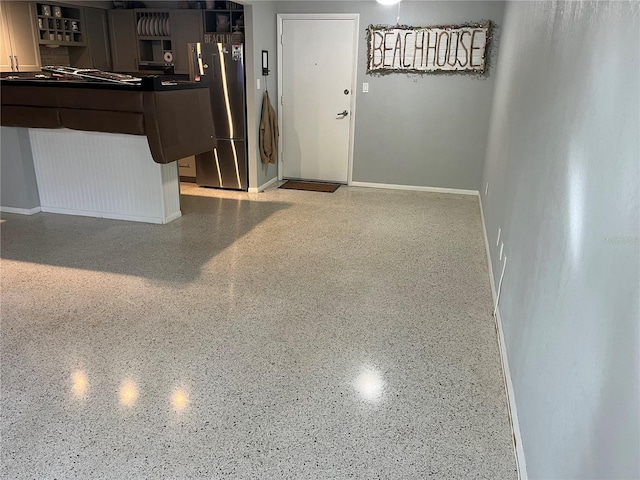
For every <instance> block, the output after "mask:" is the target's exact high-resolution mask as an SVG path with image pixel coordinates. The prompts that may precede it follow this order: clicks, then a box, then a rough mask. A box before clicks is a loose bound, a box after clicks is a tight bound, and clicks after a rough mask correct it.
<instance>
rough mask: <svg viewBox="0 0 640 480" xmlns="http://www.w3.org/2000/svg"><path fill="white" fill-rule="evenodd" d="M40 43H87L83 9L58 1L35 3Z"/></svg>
mask: <svg viewBox="0 0 640 480" xmlns="http://www.w3.org/2000/svg"><path fill="white" fill-rule="evenodd" d="M35 8H36V13H37V21H38V35H39V40H38V41H39V43H40V45H66V46H78V47H84V46H86V45H87V38H86V25H85V23H84V16H83V9H82V8H80V7H73V6H69V5H64V4H60V3H36V4H35Z"/></svg>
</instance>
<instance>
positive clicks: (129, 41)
mask: <svg viewBox="0 0 640 480" xmlns="http://www.w3.org/2000/svg"><path fill="white" fill-rule="evenodd" d="M109 37H110V38H111V59H112V60H113V70H114V71H115V72H137V71H138V68H139V67H138V48H137V45H136V17H135V12H134V11H133V10H120V9H118V10H109Z"/></svg>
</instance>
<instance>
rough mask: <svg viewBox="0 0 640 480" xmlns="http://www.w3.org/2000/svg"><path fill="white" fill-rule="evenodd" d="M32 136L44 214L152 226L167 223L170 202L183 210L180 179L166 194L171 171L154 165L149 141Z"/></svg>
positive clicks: (52, 133) (68, 133)
mask: <svg viewBox="0 0 640 480" xmlns="http://www.w3.org/2000/svg"><path fill="white" fill-rule="evenodd" d="M29 136H30V139H31V146H32V150H33V163H34V167H35V171H36V179H37V182H38V191H39V193H40V203H41V206H42V210H43V211H54V209H55V211H57V212H59V213H68V214H72V215H73V214H74V213H73V212H77V213H76V214H77V215H85V216H86V215H90V216H96V217H106V218H121V219H136V220H137V219H141V220H140V221H149V222H151V223H165V221H166V218H167V216H166V215H165V210H166V209H165V202H169V203H170V204H171V205H170V207H169V211H171V212H173V210H172V209H175V207H174V205H175V202H178V211H179V192H178V187H177V180H176V181H175V183H176V188H175V189H170V188H168V189H165V187H164V180H163V174H162V168H163V167H166V166H165V165H159V164H157V163H155V162H154V161H153V158H152V157H151V152H150V151H149V146H148V144H147V139H146V137H144V136H138V135H123V134H115V133H98V132H80V131H76V130H67V129H57V130H49V129H35V128H32V129H29ZM169 166H173V169H175V168H176V167H175V164H169ZM176 177H177V173H176ZM168 183H171V182H168ZM165 190H167V192H165ZM170 192H173V194H172V195H173V196H175V197H177V198H172V195H171V194H170ZM142 219H149V220H142Z"/></svg>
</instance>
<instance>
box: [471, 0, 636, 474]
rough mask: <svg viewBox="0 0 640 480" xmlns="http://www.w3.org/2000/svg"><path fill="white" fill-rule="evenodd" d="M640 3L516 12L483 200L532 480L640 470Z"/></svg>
mask: <svg viewBox="0 0 640 480" xmlns="http://www.w3.org/2000/svg"><path fill="white" fill-rule="evenodd" d="M639 5H640V4H638V3H627V2H611V3H608V2H599V3H598V4H596V3H588V2H566V3H556V2H514V3H510V4H509V5H508V6H507V9H506V11H505V18H504V29H503V31H502V37H501V51H500V61H499V63H498V71H497V83H496V95H495V98H494V106H493V112H492V118H491V129H490V136H489V141H488V149H487V158H486V165H485V171H484V181H485V182H488V183H489V193H488V195H487V196H486V197H485V196H484V189H483V192H482V193H483V197H482V201H483V206H484V213H485V221H486V225H487V230H488V236H489V243H490V245H491V249H492V252H491V253H492V259H493V271H494V275H496V279H497V278H498V275H499V273H500V269H501V265H500V262H499V260H498V249H497V248H496V246H495V242H496V236H497V230H498V227H502V239H503V240H504V242H505V247H504V249H505V252H506V255H507V259H508V260H507V266H506V271H505V276H504V283H503V286H502V294H501V297H500V312H501V317H502V322H503V329H504V334H505V340H506V342H505V343H506V348H507V352H508V357H509V364H510V368H511V377H512V380H513V385H514V390H515V396H516V404H517V409H518V417H519V420H520V427H521V432H522V440H523V446H524V451H525V454H526V460H527V466H528V471H529V476H530V477H531V478H544V479H552V478H562V479H569V478H640V461H639V457H638V455H639V452H640V438H639V435H640V418H639V412H640V399H639V390H640V385H639V379H640V366H639V365H640V359H639V346H638V344H639V330H638V325H639V323H640V322H639V320H640V311H639V310H640V308H639V305H638V303H639V297H640V291H639V285H640V274H639V272H640V254H639V250H640V245H639V235H640V232H639V230H640V213H639V211H640V198H639V196H640V178H639V177H640V174H639V168H640V167H639V164H640V161H639V159H640V145H639V144H640V140H639V132H640V98H639V85H640V64H639V60H638V32H639V31H640V13H639V11H638V10H639ZM484 185H485V184H484V183H483V186H484Z"/></svg>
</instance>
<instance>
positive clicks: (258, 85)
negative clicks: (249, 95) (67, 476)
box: [256, 78, 260, 90]
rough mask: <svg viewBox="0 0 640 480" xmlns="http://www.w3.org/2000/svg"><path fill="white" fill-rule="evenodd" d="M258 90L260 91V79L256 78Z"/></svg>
mask: <svg viewBox="0 0 640 480" xmlns="http://www.w3.org/2000/svg"><path fill="white" fill-rule="evenodd" d="M256 90H260V79H259V78H256Z"/></svg>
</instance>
